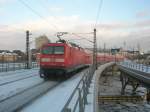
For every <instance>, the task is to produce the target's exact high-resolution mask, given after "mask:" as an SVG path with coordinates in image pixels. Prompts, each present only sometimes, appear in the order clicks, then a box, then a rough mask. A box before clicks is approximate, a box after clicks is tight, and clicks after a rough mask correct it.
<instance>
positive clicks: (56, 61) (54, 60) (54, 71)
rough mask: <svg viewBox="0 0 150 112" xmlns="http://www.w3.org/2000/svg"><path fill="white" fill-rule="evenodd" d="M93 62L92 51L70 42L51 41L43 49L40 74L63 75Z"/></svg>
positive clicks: (44, 75)
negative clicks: (88, 51)
mask: <svg viewBox="0 0 150 112" xmlns="http://www.w3.org/2000/svg"><path fill="white" fill-rule="evenodd" d="M91 63H92V57H91V54H90V53H87V52H86V51H85V50H84V49H83V48H81V47H78V46H77V45H75V44H74V45H73V44H69V43H49V44H47V45H44V46H43V47H42V49H41V55H40V76H41V77H42V78H47V77H49V76H55V75H63V76H66V75H67V74H68V73H70V72H72V71H75V70H77V69H79V68H83V67H86V66H88V65H89V64H91Z"/></svg>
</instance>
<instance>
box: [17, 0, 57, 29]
mask: <svg viewBox="0 0 150 112" xmlns="http://www.w3.org/2000/svg"><path fill="white" fill-rule="evenodd" d="M18 1H19V2H20V3H22V4H23V5H24V6H25V7H27V8H28V9H29V10H31V11H32V12H33V13H34V14H36V15H37V16H39V17H40V18H41V19H43V20H44V21H45V22H46V23H48V24H49V25H50V26H53V27H54V28H55V30H56V31H57V30H58V28H57V26H55V25H53V24H50V23H49V21H48V20H47V19H46V18H45V17H43V16H42V15H41V14H40V13H39V12H37V11H36V10H34V9H33V8H32V7H30V6H29V5H28V4H27V3H26V2H24V1H23V0H18ZM50 26H49V27H50ZM50 28H51V29H52V27H50Z"/></svg>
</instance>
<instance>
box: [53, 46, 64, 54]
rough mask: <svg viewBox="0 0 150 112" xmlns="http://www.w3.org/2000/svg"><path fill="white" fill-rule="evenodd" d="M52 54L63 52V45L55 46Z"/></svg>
mask: <svg viewBox="0 0 150 112" xmlns="http://www.w3.org/2000/svg"><path fill="white" fill-rule="evenodd" d="M54 54H64V46H55V49H54Z"/></svg>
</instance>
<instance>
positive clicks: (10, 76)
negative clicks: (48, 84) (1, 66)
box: [0, 69, 39, 85]
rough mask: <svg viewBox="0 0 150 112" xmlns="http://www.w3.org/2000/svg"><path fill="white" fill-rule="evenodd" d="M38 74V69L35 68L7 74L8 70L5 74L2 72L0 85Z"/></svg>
mask: <svg viewBox="0 0 150 112" xmlns="http://www.w3.org/2000/svg"><path fill="white" fill-rule="evenodd" d="M38 74H39V72H38V69H33V70H28V71H23V72H21V70H20V72H18V73H16V72H15V73H13V72H9V74H7V72H5V75H1V74H0V85H1V84H4V83H7V82H11V81H16V80H20V79H23V78H27V77H31V76H36V75H38Z"/></svg>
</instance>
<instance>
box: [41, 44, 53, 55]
mask: <svg viewBox="0 0 150 112" xmlns="http://www.w3.org/2000/svg"><path fill="white" fill-rule="evenodd" d="M42 54H53V46H47V47H44V48H43V49H42Z"/></svg>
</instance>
